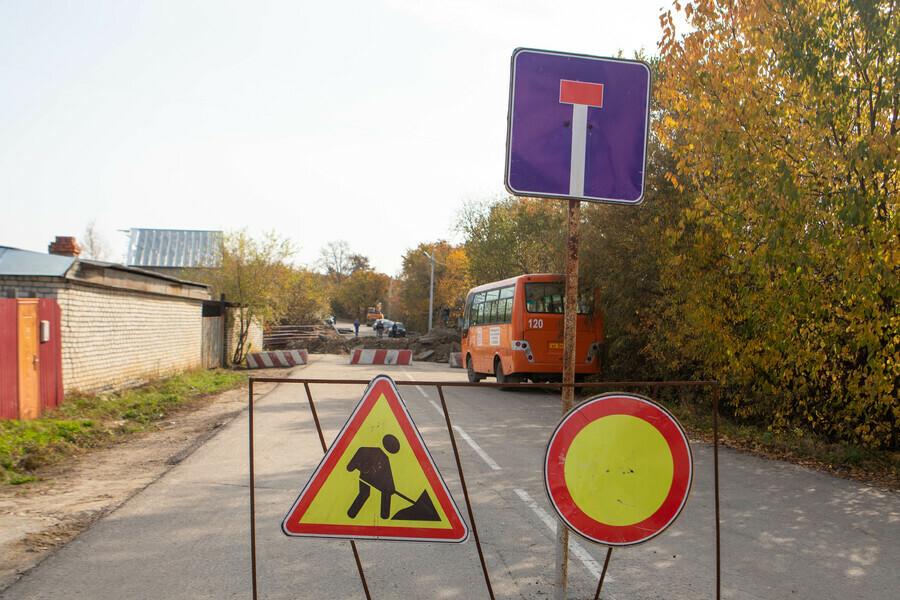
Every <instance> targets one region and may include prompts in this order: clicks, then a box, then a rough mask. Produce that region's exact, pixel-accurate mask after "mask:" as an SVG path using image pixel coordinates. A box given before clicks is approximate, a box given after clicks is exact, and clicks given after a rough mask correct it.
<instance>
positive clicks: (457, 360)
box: [448, 352, 463, 369]
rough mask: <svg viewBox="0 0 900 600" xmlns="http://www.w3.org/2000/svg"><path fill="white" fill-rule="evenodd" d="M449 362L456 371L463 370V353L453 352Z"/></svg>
mask: <svg viewBox="0 0 900 600" xmlns="http://www.w3.org/2000/svg"><path fill="white" fill-rule="evenodd" d="M448 362H449V363H450V366H451V367H453V368H454V369H462V368H463V364H462V352H451V353H450V360H449V361H448Z"/></svg>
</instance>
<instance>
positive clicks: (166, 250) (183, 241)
mask: <svg viewBox="0 0 900 600" xmlns="http://www.w3.org/2000/svg"><path fill="white" fill-rule="evenodd" d="M221 240H222V232H221V231H195V230H185V229H131V230H130V231H129V240H128V254H127V258H126V264H127V265H128V266H130V267H175V268H179V267H216V266H218V262H219V244H220V243H221Z"/></svg>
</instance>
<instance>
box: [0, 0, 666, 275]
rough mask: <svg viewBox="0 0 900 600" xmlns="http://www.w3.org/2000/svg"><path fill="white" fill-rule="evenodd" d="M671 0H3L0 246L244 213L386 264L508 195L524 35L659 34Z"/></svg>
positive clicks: (598, 47) (605, 39)
mask: <svg viewBox="0 0 900 600" xmlns="http://www.w3.org/2000/svg"><path fill="white" fill-rule="evenodd" d="M669 4H670V2H669V0H630V1H627V2H622V1H610V0H593V1H590V0H547V1H539V0H458V1H457V0H431V1H426V0H420V1H416V0H344V1H341V2H331V1H327V0H323V1H317V2H311V1H308V0H293V1H289V0H284V1H276V0H244V1H238V0H142V1H138V0H93V1H87V0H81V1H79V0H66V1H62V0H59V1H57V0H40V1H36V0H0V203H2V216H0V245H6V246H13V247H17V248H23V249H26V250H34V251H37V252H46V251H47V246H48V244H49V243H50V242H52V241H53V239H54V238H55V236H57V235H70V236H75V237H78V238H81V236H82V235H83V233H84V230H85V227H86V226H87V224H88V223H89V222H90V221H92V220H93V221H96V225H97V227H98V229H99V231H100V233H101V236H102V237H103V238H104V239H105V240H106V242H107V243H108V245H109V246H110V247H111V249H112V252H111V256H110V259H111V260H113V261H116V262H120V261H124V257H125V249H126V240H127V238H126V235H125V234H124V233H121V232H119V231H118V230H122V229H129V228H160V229H221V230H225V231H230V230H235V229H240V228H243V227H247V228H249V230H250V232H251V233H253V234H254V235H256V234H258V233H259V232H262V231H265V230H272V231H274V232H276V233H277V234H278V235H280V236H282V237H286V238H290V239H291V240H292V241H293V242H294V243H295V245H296V246H298V247H299V248H300V251H299V252H298V253H297V255H296V256H295V262H296V263H298V264H303V265H307V266H311V265H313V264H314V263H315V261H316V260H317V258H318V256H319V249H320V248H321V247H323V246H324V245H325V244H327V243H328V242H330V241H337V240H346V241H347V242H348V243H349V244H350V248H351V250H352V251H354V252H356V253H359V254H362V255H364V256H367V257H369V259H370V261H371V264H372V265H373V267H375V268H376V269H377V270H379V271H381V272H384V273H386V274H388V275H397V274H398V273H399V271H400V267H401V261H402V257H403V255H404V254H405V253H406V251H407V250H409V249H411V248H415V247H416V246H418V245H419V244H420V243H423V242H432V241H436V240H438V239H442V238H443V239H450V240H451V241H460V240H459V239H458V236H457V235H456V234H454V232H453V225H454V223H455V222H456V219H457V215H458V213H459V210H460V209H461V207H462V206H463V203H464V202H465V201H467V200H468V201H471V200H481V199H489V198H493V197H496V196H498V195H502V194H504V193H505V190H504V187H503V179H504V172H503V171H504V156H505V146H506V114H507V106H508V101H509V99H508V95H509V69H510V57H511V55H512V52H513V50H515V49H516V48H517V47H527V48H537V49H544V50H554V51H561V52H575V53H581V54H591V55H597V56H615V55H617V53H618V52H619V50H621V51H622V52H623V55H624V57H626V58H632V57H633V55H634V52H635V51H637V50H640V49H644V51H645V52H646V54H647V55H649V56H652V55H655V54H656V53H657V50H656V43H657V41H658V40H659V38H660V37H661V36H660V26H659V14H660V11H661V9H662V8H663V7H668V6H669Z"/></svg>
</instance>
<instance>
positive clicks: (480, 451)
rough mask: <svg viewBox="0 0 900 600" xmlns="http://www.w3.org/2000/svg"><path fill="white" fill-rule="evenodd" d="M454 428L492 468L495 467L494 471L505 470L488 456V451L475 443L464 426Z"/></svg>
mask: <svg viewBox="0 0 900 600" xmlns="http://www.w3.org/2000/svg"><path fill="white" fill-rule="evenodd" d="M453 429H455V430H456V433H458V434H459V435H460V437H462V439H464V440H466V442H468V444H469V445H470V446H472V450H474V451H475V453H476V454H477V455H478V456H480V457H481V460H483V461H484V462H486V463H487V464H488V466H489V467H490V468H491V469H493V470H494V471H502V470H503V469H502V468H501V467H500V465H498V464H497V463H496V462H494V459H492V458H491V457H490V456H488V454H487V452H485V451H484V450H483V449H482V448H481V446H479V445H478V444H476V443H475V440H473V439H472V438H470V437H469V434H468V433H466V432H465V431H463V428H462V427H459V426H458V425H454V426H453Z"/></svg>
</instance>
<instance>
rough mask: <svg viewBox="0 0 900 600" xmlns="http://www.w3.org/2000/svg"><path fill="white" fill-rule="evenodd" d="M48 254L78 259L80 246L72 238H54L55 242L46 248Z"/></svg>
mask: <svg viewBox="0 0 900 600" xmlns="http://www.w3.org/2000/svg"><path fill="white" fill-rule="evenodd" d="M47 252H49V253H50V254H58V255H59V256H72V257H75V258H78V255H79V254H81V246H79V245H78V243H77V242H76V241H75V238H73V237H63V236H60V235H58V236H56V241H55V242H53V243H51V244H50V246H49V247H48V248H47Z"/></svg>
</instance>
